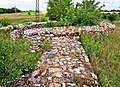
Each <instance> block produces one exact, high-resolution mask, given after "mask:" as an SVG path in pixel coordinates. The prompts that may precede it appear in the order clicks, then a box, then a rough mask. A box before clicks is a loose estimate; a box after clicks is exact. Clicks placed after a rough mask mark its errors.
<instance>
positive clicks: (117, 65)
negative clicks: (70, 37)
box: [81, 22, 120, 87]
mask: <svg viewBox="0 0 120 87" xmlns="http://www.w3.org/2000/svg"><path fill="white" fill-rule="evenodd" d="M114 23H115V24H116V29H115V33H113V34H109V36H106V35H103V36H101V37H99V36H98V37H97V38H92V37H89V36H87V35H81V42H82V43H83V46H84V48H85V50H86V53H87V54H88V56H89V57H90V61H91V63H92V65H93V67H94V70H95V72H96V74H97V75H98V80H99V83H100V86H101V87H119V86H120V22H114Z"/></svg>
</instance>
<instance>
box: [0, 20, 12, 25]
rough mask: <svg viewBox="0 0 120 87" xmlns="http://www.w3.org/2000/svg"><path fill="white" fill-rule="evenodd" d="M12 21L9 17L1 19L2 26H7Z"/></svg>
mask: <svg viewBox="0 0 120 87" xmlns="http://www.w3.org/2000/svg"><path fill="white" fill-rule="evenodd" d="M11 23H12V20H11V19H8V18H3V19H0V26H7V25H10V24H11Z"/></svg>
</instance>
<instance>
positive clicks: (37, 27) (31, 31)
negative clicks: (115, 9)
mask: <svg viewBox="0 0 120 87" xmlns="http://www.w3.org/2000/svg"><path fill="white" fill-rule="evenodd" d="M44 25H45V22H43V23H32V24H30V25H21V24H19V25H17V26H16V30H13V31H12V32H11V39H12V40H15V39H17V38H19V37H23V38H25V39H27V40H29V41H31V42H32V43H33V47H32V49H39V46H40V44H41V43H42V42H43V41H45V40H50V39H52V38H53V37H56V36H69V37H70V38H72V39H75V40H79V38H80V34H81V32H82V31H86V32H87V33H88V34H91V35H92V36H95V35H97V34H99V35H102V34H104V33H110V32H113V31H114V29H115V25H114V24H111V23H107V22H101V23H100V24H99V25H96V26H80V27H79V26H78V27H74V26H69V27H54V28H42V27H43V26H44Z"/></svg>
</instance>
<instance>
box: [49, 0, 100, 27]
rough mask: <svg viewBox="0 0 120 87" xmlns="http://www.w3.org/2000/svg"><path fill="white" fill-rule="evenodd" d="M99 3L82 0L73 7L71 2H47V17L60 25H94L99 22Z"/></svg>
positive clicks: (50, 0)
mask: <svg viewBox="0 0 120 87" xmlns="http://www.w3.org/2000/svg"><path fill="white" fill-rule="evenodd" d="M98 5H99V2H96V0H83V2H82V3H77V4H76V5H74V4H73V3H72V0H49V2H48V9H47V11H48V13H47V16H48V17H49V18H50V20H57V21H60V23H61V24H62V25H95V24H97V23H99V22H100V21H101V20H100V19H101V16H100V9H101V8H102V6H101V7H98Z"/></svg>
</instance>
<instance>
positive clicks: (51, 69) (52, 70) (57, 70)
mask: <svg viewBox="0 0 120 87" xmlns="http://www.w3.org/2000/svg"><path fill="white" fill-rule="evenodd" d="M60 71H62V69H61V68H49V72H60Z"/></svg>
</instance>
